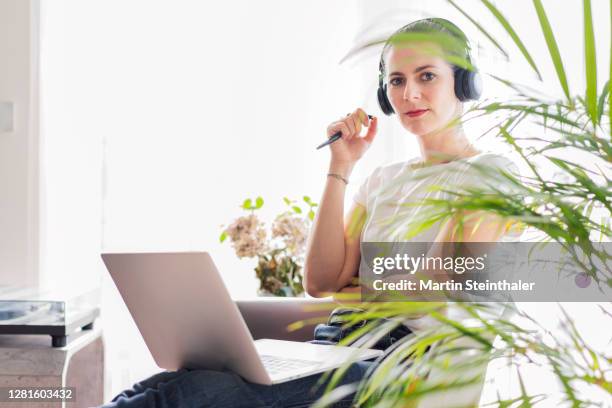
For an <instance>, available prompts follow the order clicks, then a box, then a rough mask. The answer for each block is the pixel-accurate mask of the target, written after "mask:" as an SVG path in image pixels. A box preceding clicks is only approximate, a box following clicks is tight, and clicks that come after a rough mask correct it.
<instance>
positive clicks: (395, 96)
mask: <svg viewBox="0 0 612 408" xmlns="http://www.w3.org/2000/svg"><path fill="white" fill-rule="evenodd" d="M446 24H447V23H444V22H443V20H435V19H429V20H422V21H418V22H415V23H412V24H409V25H408V26H405V27H402V29H400V30H399V31H398V32H396V33H395V34H394V35H393V36H392V37H391V38H390V40H389V41H388V44H387V45H386V46H385V50H384V52H383V55H382V57H381V82H382V83H381V87H382V88H383V90H382V92H381V93H385V94H386V96H388V106H387V108H389V107H391V108H392V109H393V110H394V111H395V112H398V118H399V120H400V121H401V123H402V125H403V126H404V128H405V129H406V130H407V131H409V132H410V133H412V134H414V135H415V136H416V137H417V139H418V141H419V143H420V146H421V154H422V158H423V162H424V163H425V164H427V165H433V166H436V165H437V166H441V165H442V163H444V162H448V161H458V160H461V159H467V158H470V157H474V156H476V155H478V154H479V152H478V150H476V149H475V148H474V147H473V146H472V145H471V144H470V143H469V142H468V140H467V138H466V137H465V135H464V134H463V131H462V129H461V127H460V126H456V125H454V126H450V127H448V124H452V123H453V120H454V119H456V118H458V117H459V116H460V115H461V112H462V101H460V100H459V98H458V96H457V95H456V94H455V91H454V89H455V85H454V81H455V73H454V69H455V68H454V67H453V66H451V65H450V64H449V63H447V62H446V61H445V59H444V58H443V54H444V53H441V54H439V55H432V54H431V53H429V52H423V49H422V48H421V47H420V46H414V47H413V46H410V47H403V46H402V47H399V46H393V45H392V44H391V40H392V39H394V38H395V37H396V36H397V34H401V33H409V32H417V33H426V34H436V33H440V32H448V31H449V29H448V27H447V26H446ZM453 35H456V34H453ZM462 38H463V39H464V40H465V37H462ZM463 43H464V44H467V43H466V42H465V41H463ZM421 45H427V47H430V46H431V47H434V48H435V47H439V49H440V50H442V51H444V50H443V49H442V48H440V47H442V46H441V45H439V44H436V43H431V44H429V43H427V44H421ZM387 66H388V67H389V69H386V67H387ZM468 91H469V90H468ZM472 91H475V90H474V89H473V90H472ZM379 96H382V95H379ZM463 96H465V95H463ZM463 96H462V98H463ZM382 103H383V104H382V105H381V106H382V107H383V111H385V105H384V103H385V102H384V101H383V102H382ZM386 111H387V112H389V109H387V110H386ZM362 127H367V128H368V132H367V134H366V135H365V137H360V136H359V134H360V131H361V129H362ZM337 131H341V132H342V139H341V140H339V141H338V142H336V143H333V144H332V145H331V151H332V159H331V163H330V167H329V170H330V171H329V173H330V174H329V179H328V182H327V184H326V187H325V191H324V194H323V198H322V200H321V202H320V208H319V211H318V214H317V218H316V220H315V224H314V229H313V232H312V235H311V237H310V242H309V250H308V255H307V260H306V266H305V277H306V288H307V291H308V292H309V293H310V294H311V295H314V296H321V295H324V294H326V293H327V292H332V293H333V292H337V291H339V290H342V291H350V290H354V289H350V288H348V289H347V287H348V285H349V284H350V283H351V282H352V279H353V278H354V277H355V276H356V274H357V270H358V264H359V259H360V252H359V242H360V239H359V238H360V236H362V237H364V238H368V239H370V238H373V235H371V233H373V232H375V231H376V224H375V223H371V222H372V221H374V218H376V215H377V214H378V215H380V214H379V213H380V208H381V207H380V208H379V207H377V206H376V204H375V201H376V200H374V199H373V198H375V197H370V196H371V194H370V193H371V192H372V191H374V190H373V188H374V186H375V184H377V183H379V184H380V183H384V182H385V181H386V180H385V177H388V176H389V175H393V174H392V173H393V172H397V170H398V168H397V166H395V167H394V166H388V167H384V168H381V169H378V170H377V171H376V172H375V173H374V174H373V175H372V176H371V177H370V178H369V179H368V181H367V182H366V183H364V185H363V186H362V188H361V189H360V193H359V194H358V196H357V197H356V202H355V203H354V204H353V207H352V209H351V210H350V212H349V215H348V217H349V218H348V219H349V220H350V219H355V220H357V222H356V223H351V222H348V221H347V222H346V223H344V222H343V221H342V217H343V212H344V207H343V206H344V193H345V188H346V181H347V179H348V178H349V177H350V175H351V171H352V169H353V167H354V165H355V163H356V162H357V161H358V160H359V159H360V158H361V157H362V156H363V154H364V153H365V151H366V150H367V148H368V147H369V145H370V144H371V143H372V142H373V140H374V137H375V135H376V132H377V119H376V118H373V119H372V120H371V121H369V120H368V118H367V115H366V113H365V112H364V111H363V110H362V109H357V110H355V111H354V112H353V113H352V114H350V115H348V116H347V117H345V118H342V119H340V120H338V121H336V122H334V123H332V124H331V125H330V126H329V127H328V129H327V134H328V136H331V135H332V134H334V133H335V132H337ZM400 167H401V166H400ZM401 168H403V167H401ZM369 195H370V196H369ZM373 216H374V218H372V217H373ZM367 220H369V221H367ZM366 221H367V223H366ZM364 226H365V228H364ZM495 231H496V227H495V225H494V224H491V223H490V224H488V225H487V228H485V229H483V230H481V231H479V232H478V233H477V234H476V236H477V237H478V238H479V239H482V240H495V239H496V238H497V235H496V233H495ZM448 232H449V231H447V230H444V231H441V232H440V234H438V236H437V237H436V239H446V238H447V235H448ZM445 234H447V235H445ZM395 238H399V237H395ZM369 364H370V363H367V362H361V363H357V364H354V365H352V366H351V367H350V369H349V370H348V371H347V374H346V375H345V376H344V378H343V380H342V382H341V384H349V383H354V382H357V381H359V380H360V379H361V378H362V377H363V376H364V375H365V373H366V372H367V370H368V368H369V367H368V365H369ZM319 379H320V376H319V375H314V376H310V377H306V378H302V379H299V380H295V381H291V382H288V383H284V384H277V385H273V386H262V385H256V384H250V383H247V382H245V381H244V380H242V379H241V378H240V377H238V376H237V375H235V374H232V373H228V372H215V371H207V370H179V371H177V372H164V373H159V374H156V375H154V376H152V377H151V378H148V379H146V380H144V381H142V382H140V383H137V384H135V385H134V387H133V388H132V389H131V390H126V391H124V392H123V393H121V394H120V395H118V396H117V397H115V398H114V399H113V401H112V402H111V403H110V404H108V405H106V407H179V406H180V407H190V406H193V407H201V406H211V407H249V408H255V407H305V406H309V405H310V404H312V402H314V401H315V400H316V399H317V398H318V397H319V396H320V395H321V394H322V390H323V389H324V385H323V386H320V387H318V388H316V387H315V386H316V385H317V383H318V381H319ZM313 389H315V391H314V392H312V391H313ZM351 399H352V398H351V397H350V396H348V397H347V398H345V399H344V400H343V402H342V403H341V404H338V405H337V406H350V402H351Z"/></svg>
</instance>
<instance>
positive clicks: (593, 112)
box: [583, 0, 599, 125]
mask: <svg viewBox="0 0 612 408" xmlns="http://www.w3.org/2000/svg"><path fill="white" fill-rule="evenodd" d="M583 7H584V64H585V70H586V105H587V109H588V112H589V116H590V117H591V120H592V121H593V125H596V124H597V122H598V118H599V116H598V115H597V57H596V55H595V34H594V33H593V15H592V13H591V0H583Z"/></svg>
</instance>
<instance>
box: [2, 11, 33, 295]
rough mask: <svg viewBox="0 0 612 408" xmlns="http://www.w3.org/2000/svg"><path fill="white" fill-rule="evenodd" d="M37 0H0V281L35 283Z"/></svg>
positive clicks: (5, 283)
mask: <svg viewBox="0 0 612 408" xmlns="http://www.w3.org/2000/svg"><path fill="white" fill-rule="evenodd" d="M37 4H38V1H37V0H0V101H5V102H12V103H13V104H14V105H13V106H14V108H13V109H14V117H15V123H14V128H13V129H14V130H13V131H12V132H0V285H36V284H38V262H39V255H38V242H39V240H38V236H39V222H38V210H39V194H38V192H39V189H38V187H39V174H38V169H39V161H38V157H39V153H38V148H39V143H38V140H39V138H38V85H37V81H38V35H37V30H38V23H37V21H38V10H37V9H38V6H37Z"/></svg>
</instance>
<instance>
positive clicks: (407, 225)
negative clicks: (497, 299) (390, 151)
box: [354, 153, 520, 330]
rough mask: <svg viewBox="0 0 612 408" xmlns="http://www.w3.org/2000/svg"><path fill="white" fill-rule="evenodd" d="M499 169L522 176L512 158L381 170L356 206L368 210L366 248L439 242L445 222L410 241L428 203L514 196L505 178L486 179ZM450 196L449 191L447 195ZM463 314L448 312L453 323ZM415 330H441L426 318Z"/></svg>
mask: <svg viewBox="0 0 612 408" xmlns="http://www.w3.org/2000/svg"><path fill="white" fill-rule="evenodd" d="M498 169H502V170H505V171H507V172H509V173H512V174H514V175H517V176H518V175H519V171H518V167H517V166H516V165H515V164H514V163H513V162H512V161H511V160H510V159H508V158H506V157H504V156H501V155H498V154H495V153H481V154H478V155H476V156H472V157H469V158H466V159H460V160H455V161H451V162H448V163H442V164H436V165H432V166H426V167H423V166H421V165H420V164H419V160H418V159H413V160H410V161H407V162H400V163H394V164H391V165H387V166H382V167H378V168H377V169H375V170H374V171H373V172H372V174H371V175H370V176H369V177H367V178H366V180H365V181H364V182H363V183H362V184H361V186H360V188H359V190H358V191H357V193H356V194H355V196H354V201H355V202H356V203H358V204H360V205H362V206H364V207H365V208H366V221H365V224H364V227H363V230H362V232H361V242H434V241H435V237H436V235H437V234H438V231H439V229H440V222H437V223H435V224H433V226H432V227H431V228H429V229H426V230H424V231H421V232H420V233H418V234H417V235H414V236H410V237H409V236H408V235H407V232H408V231H409V230H410V229H411V222H413V221H414V220H415V219H416V217H415V215H416V214H419V216H420V217H421V218H422V217H423V214H422V213H421V212H422V211H431V210H432V209H431V207H429V206H427V205H425V204H423V203H422V200H423V199H427V198H434V199H442V200H452V199H453V196H452V194H451V193H449V192H447V191H450V192H453V191H455V192H457V191H459V190H461V189H462V188H469V187H478V188H482V189H485V190H486V189H489V188H493V189H500V190H501V191H506V192H507V191H512V188H513V187H512V185H511V183H510V182H509V181H508V180H507V179H505V178H504V177H503V176H501V175H497V176H495V177H494V180H491V179H490V178H489V177H484V174H483V171H486V172H487V174H488V175H491V176H493V175H495V174H498V173H499V171H498ZM444 190H447V191H444ZM519 235H520V234H518V235H510V234H507V235H505V236H503V237H502V238H501V239H500V241H515V240H517V239H518V236H519ZM462 312H463V310H462V309H459V308H454V307H451V306H450V304H449V307H448V309H447V314H448V317H451V318H453V319H457V318H462V317H463V314H462ZM404 324H406V326H408V327H410V328H411V329H412V330H419V329H422V328H425V327H431V326H432V325H437V324H439V323H438V322H437V321H436V320H435V319H433V318H430V317H429V316H425V317H422V318H417V319H408V320H406V321H405V322H404Z"/></svg>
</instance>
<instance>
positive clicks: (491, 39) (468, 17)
mask: <svg viewBox="0 0 612 408" xmlns="http://www.w3.org/2000/svg"><path fill="white" fill-rule="evenodd" d="M448 2H449V3H450V4H451V6H453V7H454V8H456V9H457V10H458V11H459V12H460V13H461V14H463V15H464V16H465V18H467V19H468V20H470V22H471V23H472V24H474V26H476V28H478V30H479V31H480V32H481V33H483V34H484V36H485V37H487V39H488V40H489V41H491V43H493V45H495V47H496V48H497V49H498V50H499V51H500V52H501V53H502V54H504V57H506V58H508V53H507V52H506V50H504V49H503V48H502V46H501V45H499V43H498V42H497V41H496V40H495V38H493V37H492V36H491V34H489V33H488V32H487V30H485V29H484V27H483V26H481V25H480V24H478V22H477V21H476V20H474V19H473V18H472V17H471V16H470V15H469V14H468V13H466V12H465V11H463V9H462V8H461V7H459V6H458V5H457V4H456V3H455V2H454V1H453V0H448Z"/></svg>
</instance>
